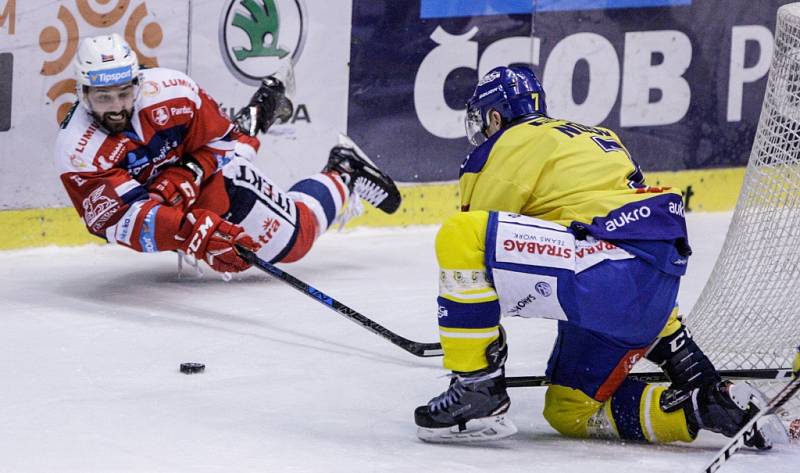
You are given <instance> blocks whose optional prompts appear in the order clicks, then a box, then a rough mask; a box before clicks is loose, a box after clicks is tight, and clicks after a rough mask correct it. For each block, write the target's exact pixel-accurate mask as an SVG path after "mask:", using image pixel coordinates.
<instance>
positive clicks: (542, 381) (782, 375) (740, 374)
mask: <svg viewBox="0 0 800 473" xmlns="http://www.w3.org/2000/svg"><path fill="white" fill-rule="evenodd" d="M718 373H719V375H720V376H722V377H723V378H725V379H775V380H782V379H791V378H792V376H793V374H794V373H793V372H792V370H791V369H790V368H776V369H753V370H721V371H719V372H718ZM628 379H633V380H636V381H641V382H643V383H668V382H669V378H667V375H665V374H664V373H662V372H650V373H630V374H629V375H628ZM550 384H551V383H550V381H548V380H547V377H545V376H509V377H507V378H506V386H507V387H509V388H535V387H541V386H550Z"/></svg>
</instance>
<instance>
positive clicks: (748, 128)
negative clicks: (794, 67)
mask: <svg viewBox="0 0 800 473" xmlns="http://www.w3.org/2000/svg"><path fill="white" fill-rule="evenodd" d="M784 3H789V2H782V1H773V0H769V1H761V2H751V1H747V0H729V1H726V2H724V11H721V5H722V3H720V2H703V1H697V0H604V1H577V0H574V1H573V0H549V1H548V0H541V1H536V2H531V1H522V0H519V1H516V0H508V1H502V2H501V1H491V0H474V1H466V0H400V1H396V2H372V1H369V0H354V3H353V33H352V36H353V38H352V47H351V55H350V85H349V91H350V104H349V105H350V106H349V115H348V128H349V130H350V133H351V135H352V136H353V137H354V138H355V139H356V140H357V141H359V142H361V143H363V145H364V148H365V149H366V151H367V152H369V153H372V155H374V156H376V161H377V162H378V164H379V165H381V166H383V167H384V169H386V170H387V172H389V174H391V175H393V176H396V177H397V178H398V180H401V181H408V182H434V181H449V180H453V179H457V177H458V169H459V165H460V163H461V161H462V160H463V158H464V155H465V154H466V153H467V152H468V151H469V149H470V147H469V145H468V143H467V140H466V139H465V132H464V128H463V116H464V109H465V105H464V103H465V101H466V100H467V98H469V96H470V94H471V93H472V90H473V87H474V85H475V83H476V81H477V79H478V77H479V76H480V75H482V74H484V73H485V72H487V71H488V70H490V69H491V68H493V67H495V66H498V65H509V64H528V65H530V66H532V68H533V70H534V71H535V72H536V74H537V75H538V76H539V78H540V79H541V80H542V83H543V86H544V88H545V91H546V93H547V102H548V108H549V114H550V115H551V116H554V117H558V118H567V119H570V120H574V121H576V122H579V123H582V124H585V125H590V126H594V125H601V126H607V127H610V128H612V129H614V130H616V131H618V132H619V134H620V135H621V137H622V140H623V142H624V143H625V144H626V146H627V147H628V149H629V150H630V151H631V154H632V155H633V157H634V159H636V160H637V161H638V162H639V164H640V165H641V166H642V168H643V169H644V170H645V171H680V170H693V169H708V168H721V167H734V166H744V165H745V164H746V162H747V157H748V155H749V151H750V145H751V143H752V139H753V135H754V133H755V129H756V124H757V120H758V114H759V112H760V107H761V102H762V98H763V92H764V87H765V85H766V77H767V73H768V70H769V63H770V58H771V54H772V48H773V36H772V35H773V30H774V21H775V12H776V10H777V8H778V6H779V5H782V4H784Z"/></svg>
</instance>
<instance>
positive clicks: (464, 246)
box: [436, 211, 489, 269]
mask: <svg viewBox="0 0 800 473" xmlns="http://www.w3.org/2000/svg"><path fill="white" fill-rule="evenodd" d="M488 219H489V213H488V212H485V211H476V212H461V213H457V214H454V215H453V216H451V217H450V218H448V219H447V220H446V221H445V222H444V223H443V224H442V226H441V228H440V229H439V232H438V233H437V234H436V258H437V259H438V261H439V267H440V268H447V269H464V268H469V269H484V268H485V267H486V266H485V263H484V250H485V246H486V226H487V222H488Z"/></svg>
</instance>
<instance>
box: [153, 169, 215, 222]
mask: <svg viewBox="0 0 800 473" xmlns="http://www.w3.org/2000/svg"><path fill="white" fill-rule="evenodd" d="M195 167H197V168H198V169H200V171H199V172H200V173H201V175H200V176H198V175H197V174H196V173H195V172H192V171H191V170H190V168H188V167H185V166H180V165H178V166H171V167H168V168H166V169H165V170H164V171H162V172H161V174H159V175H158V176H156V179H155V180H154V181H153V183H152V184H150V185H149V186H148V187H147V190H148V191H149V192H150V193H152V194H156V195H157V196H158V197H160V198H162V199H164V203H165V204H167V205H169V206H170V207H178V208H180V209H181V210H183V211H186V210H188V209H189V208H190V207H191V206H192V204H194V203H195V201H197V196H198V194H199V192H200V180H201V179H202V172H203V171H202V168H199V166H197V165H195Z"/></svg>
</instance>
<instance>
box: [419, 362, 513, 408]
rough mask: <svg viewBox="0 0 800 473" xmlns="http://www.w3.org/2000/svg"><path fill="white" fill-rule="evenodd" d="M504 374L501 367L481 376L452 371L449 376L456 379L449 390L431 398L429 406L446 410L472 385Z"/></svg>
mask: <svg viewBox="0 0 800 473" xmlns="http://www.w3.org/2000/svg"><path fill="white" fill-rule="evenodd" d="M502 375H503V371H502V370H499V369H498V370H495V371H492V372H489V373H484V374H481V375H479V376H460V375H457V374H452V373H451V374H449V375H448V377H450V378H455V381H453V382H452V384H450V387H449V388H447V391H445V392H443V393H442V394H440V395H438V396H436V397H435V398H433V399H431V400H430V402H429V403H428V406H429V407H430V410H431V412H435V411H442V410H446V409H448V408H449V407H450V406H452V405H454V404H456V403H458V401H460V400H461V396H463V395H464V393H465V392H466V391H467V390H469V389H470V387H471V386H474V385H477V384H480V383H482V382H484V381H488V380H490V379H492V378H497V377H498V376H502Z"/></svg>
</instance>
